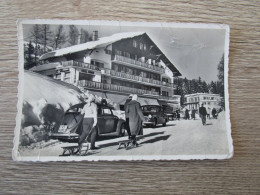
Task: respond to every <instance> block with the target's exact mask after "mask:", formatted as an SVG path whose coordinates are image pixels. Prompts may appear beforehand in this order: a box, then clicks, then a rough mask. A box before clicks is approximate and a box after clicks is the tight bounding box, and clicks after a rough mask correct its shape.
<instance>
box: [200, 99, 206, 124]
mask: <svg viewBox="0 0 260 195" xmlns="http://www.w3.org/2000/svg"><path fill="white" fill-rule="evenodd" d="M199 114H200V118H201V121H202V124H203V125H206V116H207V110H206V108H205V107H204V106H203V104H201V107H200V108H199Z"/></svg>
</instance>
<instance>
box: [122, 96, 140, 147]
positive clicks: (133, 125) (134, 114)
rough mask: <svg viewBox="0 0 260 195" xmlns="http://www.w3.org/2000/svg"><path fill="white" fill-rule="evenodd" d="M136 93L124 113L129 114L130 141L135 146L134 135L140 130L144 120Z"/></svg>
mask: <svg viewBox="0 0 260 195" xmlns="http://www.w3.org/2000/svg"><path fill="white" fill-rule="evenodd" d="M137 98H138V97H137V95H136V94H135V95H133V97H132V101H130V102H129V103H128V104H127V107H126V113H127V114H128V116H129V126H130V131H131V138H130V140H131V143H132V145H133V146H136V145H137V143H136V135H138V134H139V132H140V131H141V130H142V128H143V125H142V121H143V120H144V115H143V112H142V109H141V105H140V103H139V102H137Z"/></svg>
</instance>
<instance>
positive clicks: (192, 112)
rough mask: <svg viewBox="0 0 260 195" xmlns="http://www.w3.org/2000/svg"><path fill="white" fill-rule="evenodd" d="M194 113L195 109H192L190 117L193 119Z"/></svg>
mask: <svg viewBox="0 0 260 195" xmlns="http://www.w3.org/2000/svg"><path fill="white" fill-rule="evenodd" d="M195 114H196V110H194V109H192V111H191V118H193V119H194V120H195Z"/></svg>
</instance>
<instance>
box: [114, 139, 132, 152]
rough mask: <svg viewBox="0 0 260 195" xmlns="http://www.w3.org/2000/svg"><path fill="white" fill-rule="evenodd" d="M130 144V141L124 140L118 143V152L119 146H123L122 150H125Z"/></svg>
mask: <svg viewBox="0 0 260 195" xmlns="http://www.w3.org/2000/svg"><path fill="white" fill-rule="evenodd" d="M130 143H131V141H130V140H124V141H119V142H118V148H117V149H118V150H119V149H121V146H123V148H125V149H126V148H127V147H128V146H129V144H130Z"/></svg>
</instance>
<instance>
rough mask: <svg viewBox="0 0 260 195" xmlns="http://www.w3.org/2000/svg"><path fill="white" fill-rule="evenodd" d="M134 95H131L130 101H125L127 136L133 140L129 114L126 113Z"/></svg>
mask: <svg viewBox="0 0 260 195" xmlns="http://www.w3.org/2000/svg"><path fill="white" fill-rule="evenodd" d="M132 96H133V95H132V94H130V95H129V97H128V99H127V100H126V101H125V106H124V108H125V119H126V120H125V124H126V131H127V134H128V138H129V139H130V138H131V132H130V126H129V114H128V112H126V110H127V104H128V103H129V102H130V101H131V100H132Z"/></svg>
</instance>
